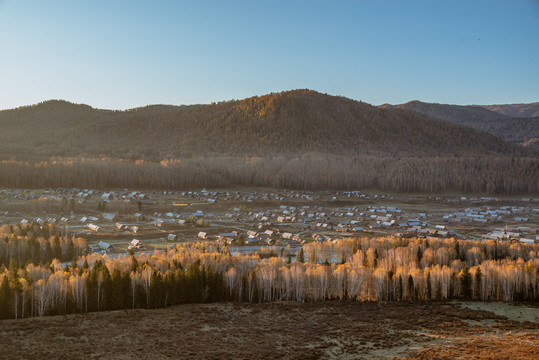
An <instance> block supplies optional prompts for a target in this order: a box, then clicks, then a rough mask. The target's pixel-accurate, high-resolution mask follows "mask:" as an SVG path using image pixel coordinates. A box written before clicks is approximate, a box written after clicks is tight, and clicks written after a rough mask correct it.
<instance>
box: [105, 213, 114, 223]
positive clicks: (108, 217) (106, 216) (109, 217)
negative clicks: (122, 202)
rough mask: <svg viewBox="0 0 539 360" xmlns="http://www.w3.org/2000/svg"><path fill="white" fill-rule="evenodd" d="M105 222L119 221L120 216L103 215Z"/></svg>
mask: <svg viewBox="0 0 539 360" xmlns="http://www.w3.org/2000/svg"><path fill="white" fill-rule="evenodd" d="M103 220H107V221H116V220H118V215H115V214H111V213H104V214H103Z"/></svg>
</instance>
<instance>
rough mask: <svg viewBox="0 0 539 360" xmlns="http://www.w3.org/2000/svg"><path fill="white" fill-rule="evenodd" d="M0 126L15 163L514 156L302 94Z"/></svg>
mask: <svg viewBox="0 0 539 360" xmlns="http://www.w3.org/2000/svg"><path fill="white" fill-rule="evenodd" d="M482 110H483V111H485V112H488V110H485V109H482ZM0 126H1V127H2V130H3V131H2V132H1V133H0V154H2V155H3V156H4V157H13V156H15V157H17V158H24V157H25V156H28V157H36V156H37V157H50V156H109V157H116V158H131V159H135V158H147V159H154V160H158V159H163V158H168V157H186V156H187V157H189V156H194V155H211V154H214V155H215V154H221V155H222V154H229V155H268V154H270V155H271V154H285V153H286V154H289V153H296V154H298V153H306V152H322V153H329V154H372V155H399V156H423V155H428V156H432V155H449V156H452V155H479V154H494V155H496V154H511V153H515V152H516V153H518V152H519V151H520V150H518V148H517V147H515V146H512V145H510V144H508V143H506V142H504V141H502V140H499V139H498V138H496V137H494V136H492V135H489V134H486V133H482V132H478V131H475V130H473V129H469V128H466V127H462V126H458V125H455V124H451V123H449V122H441V121H438V120H435V119H432V118H429V117H428V116H425V115H422V114H418V113H416V112H413V111H409V110H405V109H400V108H396V109H389V110H388V109H382V108H377V107H375V106H371V105H369V104H366V103H363V102H358V101H354V100H351V99H347V98H344V97H337V96H329V95H325V94H320V93H317V92H314V91H309V90H294V91H288V92H282V93H272V94H269V95H265V96H261V97H252V98H248V99H244V100H238V101H227V102H221V103H217V104H211V105H191V106H167V105H153V106H147V107H143V108H137V109H132V110H127V111H111V110H99V109H94V108H91V107H89V106H87V105H77V104H72V103H68V102H65V101H46V102H43V103H40V104H37V105H34V106H27V107H22V108H18V109H13V110H5V111H1V112H0Z"/></svg>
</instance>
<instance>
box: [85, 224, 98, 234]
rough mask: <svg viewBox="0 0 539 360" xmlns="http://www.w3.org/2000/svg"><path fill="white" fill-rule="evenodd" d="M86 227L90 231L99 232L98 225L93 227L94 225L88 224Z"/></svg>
mask: <svg viewBox="0 0 539 360" xmlns="http://www.w3.org/2000/svg"><path fill="white" fill-rule="evenodd" d="M86 226H87V227H88V229H90V230H92V231H96V232H97V231H99V226H98V225H95V224H88V225H86Z"/></svg>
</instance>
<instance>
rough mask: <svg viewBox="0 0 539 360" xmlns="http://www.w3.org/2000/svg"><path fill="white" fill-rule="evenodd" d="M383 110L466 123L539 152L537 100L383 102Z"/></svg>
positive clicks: (538, 108) (538, 111)
mask: <svg viewBox="0 0 539 360" xmlns="http://www.w3.org/2000/svg"><path fill="white" fill-rule="evenodd" d="M380 107H381V108H384V109H405V110H412V111H416V112H418V113H421V114H424V115H427V116H430V117H432V118H434V119H438V120H444V121H449V122H452V123H455V124H459V125H464V126H468V127H471V128H474V129H476V130H479V131H484V132H487V133H490V134H493V135H495V136H497V137H499V138H501V139H503V140H506V141H509V142H512V143H516V144H519V145H522V146H524V147H526V148H528V149H530V150H531V151H535V152H537V151H539V103H533V104H513V105H486V106H478V105H470V106H461V105H445V104H435V103H434V104H433V103H424V102H421V101H410V102H408V103H405V104H400V105H388V104H384V105H381V106H380Z"/></svg>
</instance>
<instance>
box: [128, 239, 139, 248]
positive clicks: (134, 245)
mask: <svg viewBox="0 0 539 360" xmlns="http://www.w3.org/2000/svg"><path fill="white" fill-rule="evenodd" d="M129 246H132V247H134V248H140V247H142V243H141V242H140V240H137V239H133V240H131V242H130V243H129Z"/></svg>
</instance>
